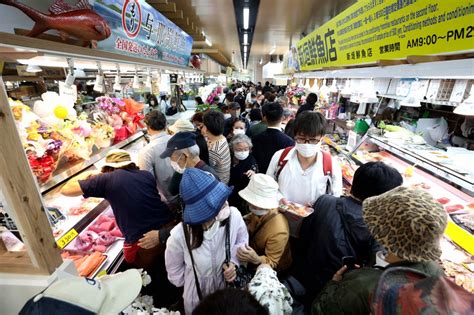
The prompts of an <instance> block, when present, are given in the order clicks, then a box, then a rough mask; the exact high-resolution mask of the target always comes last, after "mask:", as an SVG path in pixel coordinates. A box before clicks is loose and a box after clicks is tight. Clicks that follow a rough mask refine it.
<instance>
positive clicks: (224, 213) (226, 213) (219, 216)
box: [216, 202, 230, 222]
mask: <svg viewBox="0 0 474 315" xmlns="http://www.w3.org/2000/svg"><path fill="white" fill-rule="evenodd" d="M229 216H230V207H229V204H228V203H227V202H226V203H225V205H224V208H222V209H221V211H219V213H218V214H217V216H216V221H217V222H222V221H224V220H226V219H227V218H228V217H229Z"/></svg>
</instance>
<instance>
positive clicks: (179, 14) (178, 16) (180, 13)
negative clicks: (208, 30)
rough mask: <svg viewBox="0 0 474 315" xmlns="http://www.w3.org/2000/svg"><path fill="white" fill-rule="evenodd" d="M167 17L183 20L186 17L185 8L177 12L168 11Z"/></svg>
mask: <svg viewBox="0 0 474 315" xmlns="http://www.w3.org/2000/svg"><path fill="white" fill-rule="evenodd" d="M166 17H167V18H168V19H170V20H181V19H184V13H183V10H176V12H172V13H167V14H166Z"/></svg>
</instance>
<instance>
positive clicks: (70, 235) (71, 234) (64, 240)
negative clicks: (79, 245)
mask: <svg viewBox="0 0 474 315" xmlns="http://www.w3.org/2000/svg"><path fill="white" fill-rule="evenodd" d="M77 235H78V233H77V231H76V229H70V230H69V231H68V232H67V233H66V234H64V235H63V236H62V237H61V238H60V239H59V240H57V241H56V244H58V247H59V248H61V249H63V248H64V247H66V246H67V244H69V243H71V241H72V240H73V239H75V238H76V236H77Z"/></svg>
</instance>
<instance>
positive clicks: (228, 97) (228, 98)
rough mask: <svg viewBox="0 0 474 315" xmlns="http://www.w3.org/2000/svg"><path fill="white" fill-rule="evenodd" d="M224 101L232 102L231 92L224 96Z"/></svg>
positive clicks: (232, 94)
mask: <svg viewBox="0 0 474 315" xmlns="http://www.w3.org/2000/svg"><path fill="white" fill-rule="evenodd" d="M225 99H226V100H228V101H229V102H233V101H234V93H233V92H229V93H227V94H226V95H225Z"/></svg>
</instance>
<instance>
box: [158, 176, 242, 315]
mask: <svg viewBox="0 0 474 315" xmlns="http://www.w3.org/2000/svg"><path fill="white" fill-rule="evenodd" d="M231 192H232V188H230V187H228V186H227V185H225V184H223V183H221V182H219V180H217V179H216V178H215V177H214V176H212V175H211V174H209V173H207V172H204V171H202V170H199V169H196V168H190V169H186V170H185V171H184V173H183V178H182V180H181V184H180V194H181V198H182V199H183V201H184V205H185V207H184V215H183V222H182V223H180V224H178V225H177V226H176V227H174V228H173V230H172V231H171V235H170V237H169V238H168V241H167V244H166V251H165V263H166V270H167V272H168V279H169V280H170V282H171V283H173V284H174V285H175V286H177V287H184V293H183V299H184V308H185V312H186V314H191V313H192V311H193V309H194V308H195V307H196V306H197V305H198V304H199V301H200V300H201V299H202V298H204V297H205V296H207V295H209V294H212V293H213V292H215V291H217V290H219V289H222V288H224V287H225V286H226V284H225V283H226V282H229V283H231V282H233V281H234V280H235V278H236V266H239V260H238V259H237V256H236V252H237V248H239V247H241V246H245V245H246V244H248V237H249V236H248V232H247V227H246V225H245V223H244V220H243V218H242V215H241V214H240V212H239V210H237V209H236V208H234V207H229V205H228V203H227V198H228V197H229V195H230V194H231ZM226 248H228V249H229V252H230V257H227V249H226Z"/></svg>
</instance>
